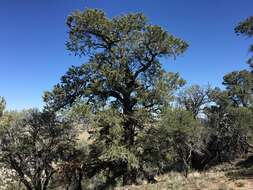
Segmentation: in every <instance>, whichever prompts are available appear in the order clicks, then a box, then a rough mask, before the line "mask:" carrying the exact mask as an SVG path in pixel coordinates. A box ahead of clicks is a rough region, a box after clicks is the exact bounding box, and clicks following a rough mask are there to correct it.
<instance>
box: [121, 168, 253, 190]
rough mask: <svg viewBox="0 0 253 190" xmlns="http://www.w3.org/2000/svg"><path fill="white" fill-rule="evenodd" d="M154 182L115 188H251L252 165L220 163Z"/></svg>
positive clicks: (160, 178)
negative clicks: (204, 170) (202, 169)
mask: <svg viewBox="0 0 253 190" xmlns="http://www.w3.org/2000/svg"><path fill="white" fill-rule="evenodd" d="M156 180H157V181H158V183H156V184H143V185H139V186H134V185H132V186H126V187H121V188H118V189H117V190H253V166H249V167H243V166H236V165H231V164H226V165H222V166H219V167H216V168H214V169H212V170H210V171H206V172H191V173H190V174H189V176H188V178H185V177H184V176H183V175H181V174H180V173H169V174H167V175H163V176H157V177H156Z"/></svg>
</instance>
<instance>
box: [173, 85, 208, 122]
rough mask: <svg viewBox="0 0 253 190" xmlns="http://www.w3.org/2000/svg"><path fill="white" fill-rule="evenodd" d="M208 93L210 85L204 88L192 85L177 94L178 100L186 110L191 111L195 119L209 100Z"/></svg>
mask: <svg viewBox="0 0 253 190" xmlns="http://www.w3.org/2000/svg"><path fill="white" fill-rule="evenodd" d="M209 93H210V87H207V88H206V89H205V88H202V87H200V86H199V85H192V86H190V87H188V88H187V89H185V90H183V91H182V92H181V93H180V94H179V96H178V102H179V104H180V105H182V106H183V107H184V108H185V109H186V110H188V111H190V112H192V114H193V116H194V118H195V119H196V118H197V116H198V115H199V114H200V113H201V112H202V110H203V109H204V106H205V105H206V104H207V103H208V102H209V98H208V95H209Z"/></svg>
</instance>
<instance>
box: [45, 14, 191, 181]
mask: <svg viewBox="0 0 253 190" xmlns="http://www.w3.org/2000/svg"><path fill="white" fill-rule="evenodd" d="M67 26H68V28H69V40H68V42H67V44H66V45H67V49H68V50H69V51H70V52H72V53H74V54H75V55H78V56H81V57H82V56H89V59H88V62H87V63H86V64H82V65H81V66H78V67H75V66H72V67H71V68H70V69H69V70H68V71H67V73H66V74H65V75H64V76H63V77H62V78H61V82H60V83H59V84H57V85H56V86H55V87H54V89H53V91H52V92H47V93H46V94H45V96H44V99H45V101H46V103H47V106H46V109H51V110H54V111H57V110H60V109H64V108H66V107H68V106H71V105H73V103H75V102H76V101H77V100H80V99H81V100H83V101H86V102H87V103H88V104H90V105H91V107H92V110H93V112H94V113H95V114H98V113H99V112H103V111H104V110H110V109H113V110H114V111H113V112H116V113H115V114H114V115H115V116H116V117H117V118H118V117H119V118H120V119H119V118H118V119H117V121H115V122H113V121H111V122H109V121H107V122H106V123H107V124H105V125H103V126H101V124H102V123H100V129H101V130H100V134H102V133H104V134H106V133H108V131H110V130H109V129H108V128H109V127H108V126H109V125H112V126H110V127H111V128H113V125H114V124H115V123H117V126H116V128H118V127H119V128H120V133H117V134H118V135H119V134H120V135H119V136H120V137H118V140H117V146H118V147H120V148H119V149H117V150H120V152H121V153H122V152H124V151H126V152H128V153H129V154H130V153H133V152H134V151H135V150H136V148H137V147H136V138H137V136H138V134H139V133H140V132H141V131H142V130H143V128H144V127H145V126H146V125H145V122H143V121H144V120H143V118H144V117H145V118H153V117H155V116H156V114H157V113H159V110H160V109H161V107H162V106H164V105H166V104H168V102H169V100H171V91H172V90H174V89H175V88H177V87H178V86H180V85H182V84H183V83H184V81H183V80H182V79H181V78H180V77H179V76H178V74H172V73H167V72H166V71H164V70H163V69H162V64H161V62H160V58H163V57H173V58H175V57H176V56H178V55H180V54H182V53H183V52H184V51H185V50H186V49H187V47H188V45H187V43H186V42H185V41H183V40H181V39H179V38H176V37H174V36H173V35H171V34H170V33H169V32H167V31H166V30H164V29H163V28H162V27H160V26H157V25H151V24H148V22H147V20H146V18H145V16H144V15H143V14H139V13H137V14H127V15H123V16H118V17H114V18H112V19H109V18H107V17H106V15H105V14H104V12H102V11H100V10H96V9H87V10H85V11H83V12H74V13H73V14H71V15H70V16H69V17H68V19H67ZM110 113H111V112H110ZM108 119H109V118H108ZM108 119H107V120H108ZM110 120H113V117H111V118H110ZM102 137H103V138H106V135H104V136H100V141H101V142H105V144H106V145H107V148H104V149H103V151H106V150H107V149H108V148H109V147H111V146H112V144H110V145H109V143H111V142H112V141H110V140H108V139H103V138H102ZM95 142H96V141H95ZM123 150H124V151H123ZM103 151H102V152H103ZM120 155H121V154H120ZM123 157H124V158H123ZM103 158H104V157H103ZM128 158H129V157H128V156H122V162H123V163H124V164H123V165H120V167H118V169H120V171H119V172H117V176H119V177H123V184H130V183H133V182H134V181H135V178H136V176H134V175H132V174H133V172H132V170H131V167H129V163H130V161H129V160H128ZM131 158H132V157H131ZM114 163H115V162H114ZM102 165H103V167H105V164H102ZM130 174H131V175H130ZM110 175H112V174H110ZM115 175H116V174H115Z"/></svg>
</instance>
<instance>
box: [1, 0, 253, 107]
mask: <svg viewBox="0 0 253 190" xmlns="http://www.w3.org/2000/svg"><path fill="white" fill-rule="evenodd" d="M252 7H253V1H252V0H240V1H238V0H1V1H0V71H1V74H0V96H4V97H5V99H6V100H7V108H8V109H17V110H21V109H24V108H30V107H39V108H41V107H42V106H43V101H42V98H41V97H42V95H43V92H44V91H46V90H50V89H52V87H53V85H54V84H56V83H57V82H59V79H60V77H61V75H63V74H64V73H65V71H66V70H67V68H68V67H69V66H71V65H80V64H81V63H83V62H84V61H85V59H84V58H78V57H74V56H72V55H70V54H69V52H68V51H66V48H65V42H66V40H67V27H66V25H65V21H66V17H67V15H69V14H70V13H71V12H72V11H74V10H84V9H85V8H98V9H102V10H104V11H105V12H106V14H107V15H108V16H109V17H113V16H116V15H120V14H125V13H129V12H143V13H144V14H145V15H146V16H147V17H148V19H149V21H150V22H151V23H153V24H158V25H161V26H163V27H164V28H165V29H167V30H168V31H169V32H171V33H172V34H174V35H176V36H178V37H180V38H182V39H184V40H186V41H187V42H188V43H189V45H190V47H189V49H188V51H187V52H186V53H185V54H184V55H182V56H181V57H179V58H178V59H177V60H173V59H166V60H163V64H164V67H165V68H166V70H168V71H174V72H179V73H180V74H181V76H182V77H183V78H184V79H186V80H187V81H188V84H201V85H205V84H207V83H210V84H212V85H213V86H220V85H221V82H222V77H223V75H224V74H225V73H227V72H230V71H233V70H238V69H243V68H247V65H246V64H245V61H246V60H247V57H248V56H249V55H248V52H247V48H248V46H249V44H250V43H251V42H252V41H251V40H250V39H247V38H243V37H238V36H236V35H235V33H234V27H235V26H236V24H237V23H238V22H239V21H241V20H244V19H245V18H246V17H248V16H250V15H252V14H253V12H252Z"/></svg>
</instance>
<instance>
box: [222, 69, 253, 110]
mask: <svg viewBox="0 0 253 190" xmlns="http://www.w3.org/2000/svg"><path fill="white" fill-rule="evenodd" d="M223 80H224V81H223V85H225V86H226V89H227V91H228V98H230V99H231V100H232V101H233V104H234V105H235V106H243V107H250V106H251V105H252V103H253V75H252V73H250V72H249V71H247V70H242V71H234V72H231V73H228V74H226V75H225V76H224V77H223Z"/></svg>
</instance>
